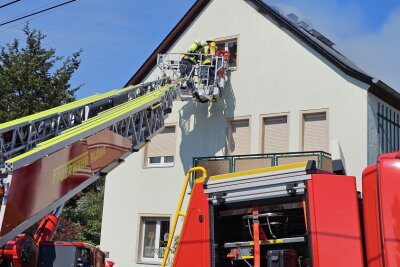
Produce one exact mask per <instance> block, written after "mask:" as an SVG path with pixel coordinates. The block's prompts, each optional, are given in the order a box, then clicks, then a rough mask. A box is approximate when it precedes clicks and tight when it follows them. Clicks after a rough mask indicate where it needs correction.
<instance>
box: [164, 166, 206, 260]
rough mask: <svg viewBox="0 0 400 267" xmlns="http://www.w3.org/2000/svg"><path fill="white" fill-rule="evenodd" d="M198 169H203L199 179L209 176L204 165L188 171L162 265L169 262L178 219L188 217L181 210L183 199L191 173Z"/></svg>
mask: <svg viewBox="0 0 400 267" xmlns="http://www.w3.org/2000/svg"><path fill="white" fill-rule="evenodd" d="M196 171H201V172H202V176H201V177H199V179H201V178H204V179H205V178H206V177H207V171H206V169H204V168H203V167H194V168H191V169H190V170H189V171H188V172H187V174H186V177H185V182H184V184H183V187H182V191H181V196H180V198H179V202H178V207H177V208H176V211H175V216H174V221H173V224H172V228H171V232H170V233H169V237H168V243H167V247H166V248H165V252H164V258H163V260H162V263H161V267H165V265H166V263H167V259H168V255H169V252H170V249H171V245H172V240H173V238H174V234H175V229H176V225H177V223H178V219H179V217H180V216H182V217H186V215H187V214H186V212H182V211H181V208H182V204H183V201H184V199H185V193H186V189H187V186H188V184H189V180H190V175H191V174H192V173H193V172H196ZM178 243H179V241H178Z"/></svg>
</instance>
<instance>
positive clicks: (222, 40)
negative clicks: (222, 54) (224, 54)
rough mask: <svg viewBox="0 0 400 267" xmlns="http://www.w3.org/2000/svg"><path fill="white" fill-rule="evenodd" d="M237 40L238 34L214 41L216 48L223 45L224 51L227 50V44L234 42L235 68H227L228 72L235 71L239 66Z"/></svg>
mask: <svg viewBox="0 0 400 267" xmlns="http://www.w3.org/2000/svg"><path fill="white" fill-rule="evenodd" d="M239 40H240V38H239V34H237V35H231V36H226V37H220V38H215V39H214V41H215V42H216V43H217V46H218V44H221V43H224V47H225V50H227V49H226V48H227V46H226V45H227V43H230V42H236V47H237V48H236V66H234V67H229V70H233V71H234V70H237V69H238V66H239Z"/></svg>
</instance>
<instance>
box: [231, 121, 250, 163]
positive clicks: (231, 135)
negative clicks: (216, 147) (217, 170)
mask: <svg viewBox="0 0 400 267" xmlns="http://www.w3.org/2000/svg"><path fill="white" fill-rule="evenodd" d="M245 120H247V121H248V122H249V154H251V116H240V117H233V118H228V125H227V135H226V153H225V154H226V155H227V156H232V151H231V145H230V144H231V140H232V139H231V138H232V123H233V122H236V121H245Z"/></svg>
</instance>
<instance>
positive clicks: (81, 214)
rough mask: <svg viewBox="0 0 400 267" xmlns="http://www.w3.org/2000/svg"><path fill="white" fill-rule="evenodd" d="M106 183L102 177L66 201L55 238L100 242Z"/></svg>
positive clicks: (92, 242) (94, 243)
mask: <svg viewBox="0 0 400 267" xmlns="http://www.w3.org/2000/svg"><path fill="white" fill-rule="evenodd" d="M104 183H105V178H100V179H99V180H97V181H96V182H94V183H93V184H91V185H90V186H88V187H87V188H85V189H84V190H83V191H82V192H81V193H80V194H78V195H76V196H75V197H73V198H72V199H70V200H69V201H68V202H67V203H66V205H65V207H64V209H63V212H62V217H61V220H60V226H59V228H58V229H57V233H56V236H55V237H54V240H68V241H83V242H87V243H91V244H93V245H98V244H100V233H101V219H102V214H103V199H104ZM71 232H74V234H73V235H71Z"/></svg>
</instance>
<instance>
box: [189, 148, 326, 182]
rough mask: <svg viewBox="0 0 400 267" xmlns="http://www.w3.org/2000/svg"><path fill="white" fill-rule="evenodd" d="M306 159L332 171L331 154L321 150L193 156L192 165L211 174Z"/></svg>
mask: <svg viewBox="0 0 400 267" xmlns="http://www.w3.org/2000/svg"><path fill="white" fill-rule="evenodd" d="M308 160H315V162H316V163H317V168H318V169H322V170H325V171H332V160H331V155H330V154H329V153H326V152H323V151H307V152H289V153H273V154H251V155H236V156H220V157H197V158H193V166H196V167H197V166H200V167H204V168H205V169H206V170H207V174H208V175H211V176H212V175H219V174H225V173H231V172H240V171H247V170H254V169H261V168H268V167H274V166H279V165H286V164H292V163H298V162H306V161H308Z"/></svg>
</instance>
